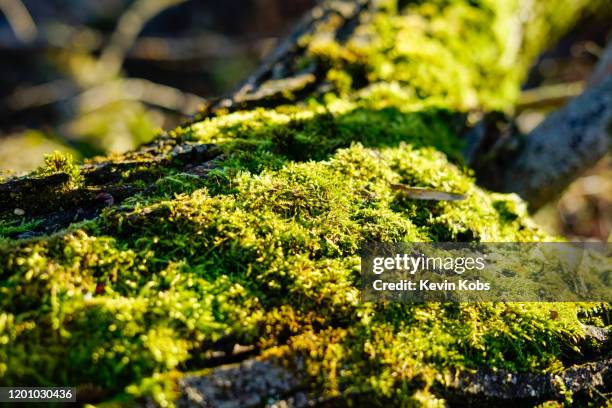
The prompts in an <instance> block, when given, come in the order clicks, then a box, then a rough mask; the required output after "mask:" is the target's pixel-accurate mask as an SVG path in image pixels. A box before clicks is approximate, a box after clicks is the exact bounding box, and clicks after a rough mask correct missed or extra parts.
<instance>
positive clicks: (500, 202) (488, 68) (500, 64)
mask: <svg viewBox="0 0 612 408" xmlns="http://www.w3.org/2000/svg"><path fill="white" fill-rule="evenodd" d="M590 3H591V2H589V1H586V0H572V1H559V2H555V1H552V2H551V1H518V0H517V1H507V2H506V1H504V2H498V1H479V2H474V1H461V0H459V1H454V2H445V1H423V2H415V3H412V2H404V1H398V2H395V1H368V0H362V1H358V2H353V1H331V2H327V3H324V4H323V5H321V6H319V7H317V8H316V9H314V10H313V11H312V12H311V13H310V15H309V16H307V17H306V18H305V19H304V20H303V21H302V22H301V23H300V25H299V27H298V28H297V29H296V31H295V32H294V34H292V35H291V36H290V37H289V38H288V39H287V40H286V41H285V42H284V43H282V44H281V46H280V47H279V48H278V50H277V51H276V52H275V53H274V54H273V55H272V56H271V57H270V58H269V59H268V60H267V61H265V62H264V63H263V64H262V66H261V68H260V69H259V70H258V71H256V72H255V73H254V74H253V76H251V77H250V78H248V79H247V80H246V82H245V83H244V84H242V85H241V86H240V87H239V88H238V89H237V90H236V91H235V92H233V93H231V94H230V95H228V96H227V97H225V98H221V99H219V100H217V101H213V102H211V104H210V105H209V106H207V107H205V108H204V109H203V110H202V112H201V113H200V114H199V115H197V116H196V117H195V118H194V119H193V121H191V122H190V123H188V124H185V125H184V126H182V127H180V128H178V129H175V130H173V131H170V132H168V133H166V134H163V135H160V136H159V137H158V138H157V139H156V140H155V141H153V142H152V143H150V144H148V145H145V146H142V147H141V148H139V149H138V150H136V151H133V152H129V153H126V154H123V155H117V156H111V157H108V158H102V159H99V160H95V161H92V162H90V163H87V164H85V165H83V166H76V165H74V164H73V163H71V162H70V160H68V159H66V158H65V157H62V156H60V155H54V156H51V157H49V158H48V159H47V163H46V166H44V167H43V168H41V169H39V170H38V171H37V172H36V173H35V174H32V175H30V176H28V177H24V178H20V179H13V180H8V181H6V182H4V183H3V184H1V185H0V212H2V224H0V237H2V240H0V295H1V296H0V379H1V381H2V382H3V383H8V384H20V385H23V384H31V385H34V384H41V383H45V384H51V383H54V384H74V385H78V386H79V387H80V388H79V389H80V395H81V397H82V398H84V399H87V398H93V397H92V396H94V395H97V396H100V395H101V396H103V398H106V399H112V398H113V397H117V396H119V397H117V398H126V395H128V396H131V397H132V398H133V397H143V396H144V397H151V398H153V399H154V400H155V401H157V402H158V403H159V404H161V405H164V404H171V403H172V402H173V401H175V400H177V399H178V400H179V401H181V402H185V401H187V402H188V403H191V404H195V403H197V401H198V400H199V401H200V402H201V403H202V404H204V403H205V402H206V401H208V403H209V404H219V403H221V402H224V403H228V404H230V406H231V404H234V406H249V405H262V404H265V403H267V402H270V401H275V400H278V399H288V400H287V401H290V402H291V403H293V404H295V405H301V404H303V403H306V402H307V400H310V401H311V402H314V403H321V404H323V403H325V402H329V401H332V402H331V403H334V402H343V401H347V400H349V399H351V398H355V396H360V395H367V396H368V402H371V403H372V404H375V405H382V404H384V403H387V402H389V401H391V402H395V403H403V404H407V403H415V404H417V403H423V404H425V403H434V402H441V400H442V399H444V398H446V399H448V400H453V398H457V395H458V394H459V395H460V396H461V395H463V396H464V397H466V395H467V394H470V395H469V397H470V398H481V399H483V400H487V401H491V400H512V399H518V400H521V401H525V400H527V401H528V402H534V403H535V402H538V401H541V400H544V399H557V400H559V399H563V398H565V399H568V398H570V396H571V394H572V392H576V393H577V394H579V397H580V398H583V399H593V398H597V397H596V396H593V394H592V390H591V388H589V387H587V386H585V385H584V378H586V379H587V380H588V381H589V382H590V383H591V384H594V385H592V386H593V387H600V388H605V386H606V384H605V381H603V380H601V378H602V377H601V375H602V374H601V373H603V372H604V371H605V372H607V371H606V370H609V364H607V363H606V362H609V360H603V359H604V356H605V354H606V353H607V352H608V348H607V347H608V346H609V340H608V338H607V332H606V329H602V328H599V327H597V328H591V329H587V328H588V327H591V326H592V324H595V323H596V324H598V325H599V326H604V325H605V324H609V321H607V320H606V319H608V320H609V310H610V309H609V305H601V304H598V305H578V304H573V303H568V304H541V305H529V304H501V303H500V304H479V303H476V304H416V305H399V304H372V303H367V302H360V301H359V290H358V287H359V277H358V273H357V272H356V270H357V268H358V264H359V258H358V250H359V247H360V245H361V244H362V243H363V242H367V241H385V242H392V241H411V240H419V241H423V240H424V241H450V240H474V241H479V240H481V241H544V240H547V239H551V237H549V236H547V235H546V234H545V233H543V232H542V231H540V230H539V229H538V228H537V226H535V225H534V224H533V222H531V221H530V220H529V218H528V215H527V213H526V209H525V205H524V203H523V202H522V201H521V200H520V199H519V198H518V197H516V196H513V195H504V194H497V193H491V192H487V191H485V190H483V189H481V188H479V187H478V186H477V185H476V184H475V183H474V180H473V179H472V177H471V176H470V174H468V172H466V171H464V170H463V165H464V164H465V160H464V157H463V152H465V146H464V144H465V143H464V142H465V140H464V139H465V137H464V135H466V134H469V130H470V128H471V126H472V125H473V123H472V117H473V116H474V113H475V112H487V113H488V112H495V111H499V110H502V111H504V110H511V108H512V106H513V103H514V101H515V100H516V97H517V95H518V92H519V86H520V82H521V80H522V78H523V77H524V75H525V73H526V71H527V69H528V66H529V64H530V61H532V60H533V58H534V57H535V56H536V55H537V54H538V53H539V52H540V51H541V50H542V49H543V47H545V46H546V45H547V44H549V43H550V42H551V41H553V40H554V39H555V38H556V37H557V36H559V35H560V34H561V33H563V32H564V30H567V29H568V28H569V27H571V26H572V24H573V23H574V22H575V21H576V19H577V18H578V17H579V16H580V15H581V14H582V13H586V12H592V11H593V10H595V9H596V8H597V5H593V4H590ZM602 6H603V4H602ZM397 184H402V185H404V186H407V187H425V188H428V189H431V190H434V191H442V192H444V193H452V194H453V195H452V197H459V196H461V197H464V199H463V200H458V201H452V202H451V201H449V202H446V201H433V202H425V201H420V200H412V199H409V198H406V196H405V195H402V194H399V193H398V191H397V189H395V188H394V187H393V186H394V185H397ZM553 312H554V313H553ZM553 315H554V316H555V318H551V316H553ZM606 316H608V317H606ZM606 322H607V323H606ZM589 330H591V331H589ZM598 330H600V331H601V332H600V331H598ZM592 333H597V335H593V334H592ZM585 356H590V357H591V358H592V359H594V360H598V359H599V360H602V361H604V362H603V363H602V362H587V363H585V364H584V365H582V366H580V367H581V368H580V367H579V368H576V367H573V368H571V367H569V366H571V365H572V363H573V362H584V360H585V358H586V357H585ZM240 361H244V362H243V363H242V364H240V365H239V366H234V367H229V368H228V367H226V364H229V363H233V362H240ZM218 366H220V367H218ZM213 367H217V368H214V369H212V368H213ZM281 367H282V368H281ZM602 367H603V368H602ZM489 369H499V370H503V371H500V372H504V373H506V374H508V375H509V377H507V378H510V379H512V378H516V381H510V382H508V381H506V379H498V378H497V377H495V378H494V380H491V377H487V375H488V374H483V372H484V373H486V372H488V371H486V370H489ZM482 370H485V371H482ZM550 371H555V372H558V373H559V378H553V377H550V376H549V375H548V374H543V373H544V372H550ZM576 372H580V373H584V376H583V380H582V382H580V380H576V375H575V373H576ZM470 373H476V374H473V375H472V376H471V377H470ZM512 376H515V377H512ZM598 376H599V377H598ZM531 380H534V381H535V380H537V381H538V384H540V385H541V387H540V388H538V389H537V390H539V391H537V392H535V393H531V392H527V393H525V392H526V391H525V389H526V387H527V385H526V383H529V382H530V381H531ZM600 380H601V381H600ZM462 381H463V382H465V381H470V382H472V383H473V384H476V385H478V384H481V386H476V387H475V388H472V389H471V391H470V390H467V389H465V390H464V389H463V386H462V385H461V384H463V383H462ZM576 381H578V382H579V384H578V385H576ZM500 382H501V383H500ZM92 384H93V385H92ZM513 384H514V385H513ZM479 387H480V388H479ZM487 387H489V388H487ZM512 387H515V388H512ZM517 387H519V388H520V387H522V388H520V389H518V388H517ZM524 388H525V389H524ZM499 389H505V390H506V391H508V390H510V391H508V392H505V393H504V392H501V391H499V392H498V391H496V390H499ZM177 391H180V392H181V393H182V395H178V394H177ZM468 391H469V392H468ZM540 391H541V392H540ZM309 392H310V394H309ZM122 393H123V394H122ZM462 393H463V394H462ZM466 393H467V394H466ZM313 395H314V396H318V397H315V398H314V399H313ZM119 400H120V399H119Z"/></svg>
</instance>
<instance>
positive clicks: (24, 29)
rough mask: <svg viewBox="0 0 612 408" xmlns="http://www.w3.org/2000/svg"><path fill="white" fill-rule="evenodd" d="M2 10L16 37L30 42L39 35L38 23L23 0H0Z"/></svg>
mask: <svg viewBox="0 0 612 408" xmlns="http://www.w3.org/2000/svg"><path fill="white" fill-rule="evenodd" d="M0 10H2V13H4V16H5V17H6V20H7V21H8V23H9V25H10V26H11V29H12V30H13V32H14V33H15V37H17V39H18V40H19V41H21V42H24V43H30V42H32V41H34V39H35V38H36V36H37V35H38V30H37V29H36V24H34V20H32V16H31V15H30V13H29V12H28V9H27V8H26V7H25V6H24V5H23V3H22V2H21V0H0Z"/></svg>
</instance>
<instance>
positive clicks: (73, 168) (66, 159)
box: [34, 151, 83, 189]
mask: <svg viewBox="0 0 612 408" xmlns="http://www.w3.org/2000/svg"><path fill="white" fill-rule="evenodd" d="M56 173H66V174H67V175H68V176H69V177H70V180H69V182H68V183H67V185H66V186H65V187H66V188H70V189H75V188H78V187H80V186H81V185H82V184H83V176H82V175H81V168H80V167H79V166H78V165H77V164H76V163H75V160H74V158H73V157H72V155H71V154H70V153H62V152H59V151H55V152H53V153H51V154H48V155H46V156H45V162H44V164H43V165H42V166H41V167H39V168H38V169H37V170H36V171H35V172H34V175H37V176H48V175H51V174H56Z"/></svg>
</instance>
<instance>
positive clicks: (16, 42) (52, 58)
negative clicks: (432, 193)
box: [0, 0, 612, 240]
mask: <svg viewBox="0 0 612 408" xmlns="http://www.w3.org/2000/svg"><path fill="white" fill-rule="evenodd" d="M314 3H315V0H289V1H288V0H224V1H222V2H219V1H210V0H104V1H100V0H0V177H2V176H4V177H6V176H9V175H19V174H23V173H25V172H28V171H31V170H32V169H34V168H36V167H38V166H39V165H40V164H41V163H42V161H43V158H44V155H45V154H47V153H50V152H52V151H54V150H59V151H64V152H70V153H71V154H73V155H74V156H75V157H77V158H78V159H84V158H87V157H92V156H95V155H100V154H106V153H109V152H122V151H126V150H129V149H131V148H133V147H135V146H137V145H139V144H141V143H143V142H146V141H148V140H150V139H152V138H153V137H154V136H155V135H156V134H157V133H158V132H159V131H160V130H161V129H169V128H172V127H174V126H176V125H178V124H180V123H181V122H182V121H183V120H185V119H186V118H187V117H188V116H189V115H190V114H192V113H194V112H195V111H196V110H197V109H198V106H200V105H202V104H203V103H204V102H205V99H206V98H208V97H211V96H219V95H221V94H223V93H224V92H227V91H228V90H229V89H231V88H232V87H233V86H235V85H236V84H237V83H238V82H239V81H240V80H241V79H243V78H244V77H245V76H246V75H247V74H248V73H250V72H251V71H252V70H253V69H254V67H255V66H256V65H257V63H258V61H259V60H260V59H261V58H262V56H264V55H265V54H266V53H267V52H269V51H270V50H271V49H272V48H273V47H274V45H275V43H276V41H277V40H278V38H279V37H282V36H283V35H285V34H286V33H287V32H288V31H289V30H290V28H291V26H292V25H293V23H294V22H295V21H296V20H297V19H298V18H299V17H300V16H301V15H302V14H303V13H304V12H305V11H306V10H308V9H309V8H311V7H312V6H313V5H314ZM610 34H611V30H610V24H609V22H606V21H597V20H590V21H583V22H582V23H580V24H579V25H578V26H577V27H576V28H575V29H574V30H573V31H572V32H571V33H568V35H567V36H565V37H564V38H563V39H562V40H561V41H559V43H558V44H556V45H555V46H554V47H552V48H551V49H550V50H548V51H547V52H546V53H545V54H543V55H542V56H541V57H540V59H539V60H538V61H537V62H536V63H535V64H534V67H533V69H532V71H531V73H530V75H529V78H528V79H527V81H526V83H525V86H524V93H523V97H522V98H521V101H520V103H519V106H518V109H517V115H518V116H517V122H518V125H519V128H520V129H521V130H522V131H529V130H530V129H532V128H533V127H535V126H536V125H537V124H538V123H539V122H540V121H541V120H542V119H543V118H544V116H545V115H546V114H547V113H548V112H549V111H550V110H552V109H555V108H557V107H559V106H560V105H562V104H563V103H565V101H567V100H568V99H569V98H571V97H573V96H576V95H577V94H579V93H580V92H581V90H582V88H583V83H584V81H585V79H587V78H588V76H589V74H590V72H591V70H592V69H593V67H594V64H595V63H596V62H597V59H598V56H599V55H600V53H601V51H602V49H603V46H604V44H605V43H606V40H607V39H608V38H610ZM536 219H537V220H538V222H540V223H541V224H542V225H544V226H545V228H546V229H548V230H549V231H550V232H553V233H560V234H564V235H566V236H568V237H570V238H572V239H587V240H608V239H609V236H610V231H611V229H612V157H610V156H608V157H606V158H605V159H604V160H602V161H601V162H600V163H599V164H598V165H597V166H596V167H595V168H594V169H593V170H592V171H591V172H590V173H589V174H587V175H585V176H584V177H582V178H580V179H579V180H577V181H576V182H575V183H574V184H573V185H572V186H571V187H570V188H569V189H568V191H567V192H566V193H565V194H564V196H563V197H562V198H561V199H560V200H559V201H558V202H555V203H551V204H550V205H548V206H547V207H545V208H543V209H542V210H540V211H539V212H538V214H536Z"/></svg>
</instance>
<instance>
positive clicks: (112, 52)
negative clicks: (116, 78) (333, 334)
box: [100, 0, 187, 76]
mask: <svg viewBox="0 0 612 408" xmlns="http://www.w3.org/2000/svg"><path fill="white" fill-rule="evenodd" d="M185 1H187V0H157V1H151V0H137V1H136V2H135V3H133V4H132V5H131V6H130V7H129V8H128V10H127V11H126V12H125V13H124V14H123V15H122V16H121V17H120V18H119V22H118V23H117V27H116V29H115V31H114V32H113V34H112V36H111V39H110V42H109V44H108V46H107V47H106V48H105V49H104V50H103V51H102V54H101V56H100V62H101V63H102V64H103V66H104V70H105V72H106V73H107V74H108V76H112V75H116V74H117V73H118V72H119V70H120V68H121V65H122V64H123V60H124V58H125V55H126V53H127V52H128V51H129V49H130V48H131V47H132V45H133V44H134V41H135V40H136V38H137V37H138V34H139V33H140V31H142V29H143V28H144V26H145V24H146V23H147V22H148V21H149V20H151V19H152V18H153V17H155V16H156V15H158V14H159V13H161V12H162V11H164V10H166V9H168V8H170V7H172V6H176V5H178V4H180V3H184V2H185Z"/></svg>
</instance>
